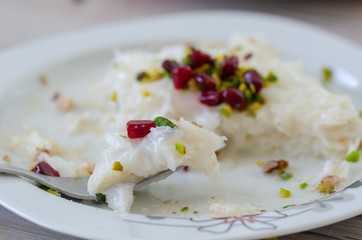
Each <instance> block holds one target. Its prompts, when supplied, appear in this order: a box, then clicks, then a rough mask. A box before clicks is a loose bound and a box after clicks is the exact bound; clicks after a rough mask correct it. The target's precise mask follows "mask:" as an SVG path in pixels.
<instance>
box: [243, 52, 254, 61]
mask: <svg viewBox="0 0 362 240" xmlns="http://www.w3.org/2000/svg"><path fill="white" fill-rule="evenodd" d="M252 56H253V54H252V53H248V54H246V55H245V56H244V60H249V59H250V58H251V57H252Z"/></svg>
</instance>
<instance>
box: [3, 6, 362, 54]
mask: <svg viewBox="0 0 362 240" xmlns="http://www.w3.org/2000/svg"><path fill="white" fill-rule="evenodd" d="M203 9H233V10H248V11H258V12H264V13H270V14H276V15H281V16H286V17H290V18H294V19H297V20H301V21H304V22H307V23H310V24H312V25H315V26H318V27H321V28H324V29H327V30H329V31H332V32H335V33H337V34H339V35H342V36H344V37H346V38H348V39H349V40H352V41H354V42H356V43H358V44H359V45H361V46H362V1H361V0H343V1H341V0H329V1H324V0H303V1H301V0H295V1H288V0H222V1H216V0H197V1H195V0H179V1H172V0H171V1H170V0H152V1H151V0H58V1H49V0H0V30H1V38H0V50H1V49H3V48H7V47H11V46H14V45H17V44H21V43H24V42H27V41H29V40H34V39H37V38H41V37H44V36H48V35H53V34H57V33H62V32H65V31H70V30H78V29H82V28H89V27H93V26H96V25H100V24H104V23H108V22H114V21H124V20H126V19H132V18H136V17H140V16H150V15H155V14H159V13H172V12H179V11H190V10H203Z"/></svg>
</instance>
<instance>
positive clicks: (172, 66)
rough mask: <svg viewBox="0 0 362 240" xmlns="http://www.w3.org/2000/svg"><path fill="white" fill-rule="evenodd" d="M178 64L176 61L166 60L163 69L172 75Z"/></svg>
mask: <svg viewBox="0 0 362 240" xmlns="http://www.w3.org/2000/svg"><path fill="white" fill-rule="evenodd" d="M178 66H179V65H178V63H177V62H176V61H174V60H165V61H163V63H162V67H163V69H165V70H166V71H167V72H169V73H172V71H173V70H174V69H176V68H177V67H178Z"/></svg>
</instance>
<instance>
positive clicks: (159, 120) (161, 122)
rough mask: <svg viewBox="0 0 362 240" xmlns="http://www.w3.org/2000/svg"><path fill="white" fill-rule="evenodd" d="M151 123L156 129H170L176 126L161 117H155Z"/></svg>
mask: <svg viewBox="0 0 362 240" xmlns="http://www.w3.org/2000/svg"><path fill="white" fill-rule="evenodd" d="M153 122H154V123H155V124H156V126H157V127H162V126H169V127H171V128H177V126H176V124H174V123H173V122H171V121H170V120H168V119H167V118H164V117H161V116H159V117H156V118H155V119H154V120H153Z"/></svg>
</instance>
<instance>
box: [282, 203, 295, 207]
mask: <svg viewBox="0 0 362 240" xmlns="http://www.w3.org/2000/svg"><path fill="white" fill-rule="evenodd" d="M294 206H296V205H295V204H289V205H286V206H284V207H283V208H288V207H294Z"/></svg>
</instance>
